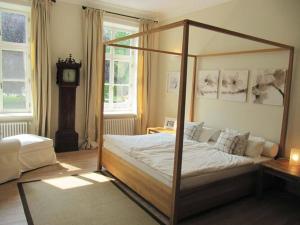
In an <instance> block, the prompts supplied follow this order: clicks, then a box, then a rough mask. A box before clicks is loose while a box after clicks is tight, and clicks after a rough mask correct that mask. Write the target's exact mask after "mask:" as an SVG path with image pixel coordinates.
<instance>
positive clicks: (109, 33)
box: [104, 27, 112, 53]
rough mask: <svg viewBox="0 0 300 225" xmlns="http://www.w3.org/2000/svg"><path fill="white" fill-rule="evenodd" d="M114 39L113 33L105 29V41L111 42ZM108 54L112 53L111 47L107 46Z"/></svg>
mask: <svg viewBox="0 0 300 225" xmlns="http://www.w3.org/2000/svg"><path fill="white" fill-rule="evenodd" d="M111 39H112V31H111V30H110V29H108V28H106V27H104V41H109V40H111ZM106 53H110V46H106Z"/></svg>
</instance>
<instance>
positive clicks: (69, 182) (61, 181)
mask: <svg viewBox="0 0 300 225" xmlns="http://www.w3.org/2000/svg"><path fill="white" fill-rule="evenodd" d="M43 182H44V183H47V184H50V185H52V186H54V187H57V188H60V189H62V190H66V189H72V188H78V187H83V186H87V185H91V184H93V183H91V182H89V181H86V180H83V179H80V178H77V177H73V176H70V177H59V178H52V179H45V180H43Z"/></svg>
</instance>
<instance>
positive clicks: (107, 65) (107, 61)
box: [105, 60, 110, 83]
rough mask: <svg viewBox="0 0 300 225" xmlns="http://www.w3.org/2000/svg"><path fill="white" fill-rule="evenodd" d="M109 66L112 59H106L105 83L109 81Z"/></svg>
mask: <svg viewBox="0 0 300 225" xmlns="http://www.w3.org/2000/svg"><path fill="white" fill-rule="evenodd" d="M109 67H110V61H109V60H105V83H109V74H110V73H109Z"/></svg>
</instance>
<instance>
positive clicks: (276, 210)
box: [0, 151, 300, 225]
mask: <svg viewBox="0 0 300 225" xmlns="http://www.w3.org/2000/svg"><path fill="white" fill-rule="evenodd" d="M57 158H58V160H59V161H60V163H59V164H57V165H53V166H48V167H44V168H41V169H38V170H35V171H31V172H28V173H25V174H23V176H22V178H21V179H20V181H26V180H35V179H41V178H47V177H57V176H64V175H72V174H78V173H81V172H88V171H95V170H96V167H97V166H96V163H97V152H96V151H80V152H72V153H60V154H57ZM16 183H17V181H12V182H8V183H5V184H2V185H0V225H16V224H18V225H19V224H20V225H25V224H27V223H26V218H25V215H24V212H23V207H22V203H21V200H20V197H19V192H18V189H17V185H16ZM299 209H300V200H299V198H297V197H296V196H294V195H291V194H288V193H284V192H278V191H270V192H268V194H266V195H265V197H264V199H263V200H262V201H259V200H256V199H255V198H254V197H247V198H243V199H241V200H239V201H236V202H234V203H232V204H230V205H227V206H223V207H219V208H216V209H213V210H210V211H208V212H205V213H202V214H200V215H197V216H195V217H193V218H190V219H188V220H185V221H183V222H182V223H181V224H182V225H196V224H200V225H254V224H255V225H256V224H259V225H300V210H299ZM86 225H88V224H86Z"/></svg>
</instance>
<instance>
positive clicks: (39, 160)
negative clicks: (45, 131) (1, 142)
mask: <svg viewBox="0 0 300 225" xmlns="http://www.w3.org/2000/svg"><path fill="white" fill-rule="evenodd" d="M5 139H8V140H9V139H17V140H19V141H20V143H21V149H20V155H19V161H20V166H21V171H22V172H26V171H29V170H34V169H37V168H40V167H43V166H47V165H52V164H55V163H57V161H56V154H55V151H54V148H53V141H52V140H51V139H49V138H45V137H40V136H37V135H32V134H21V135H16V136H12V137H8V138H5Z"/></svg>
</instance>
